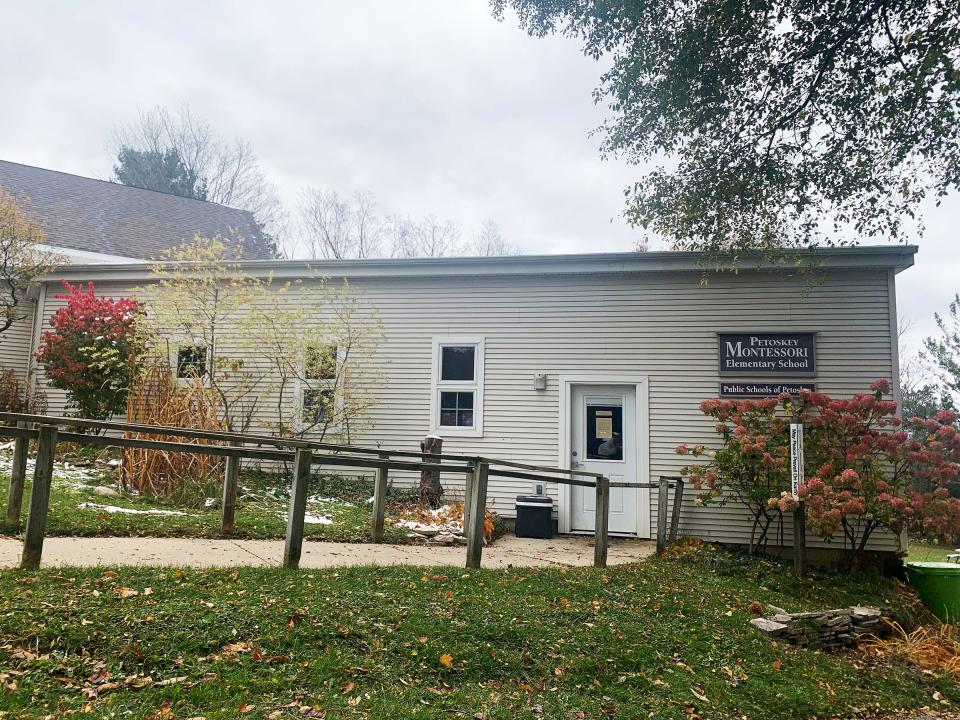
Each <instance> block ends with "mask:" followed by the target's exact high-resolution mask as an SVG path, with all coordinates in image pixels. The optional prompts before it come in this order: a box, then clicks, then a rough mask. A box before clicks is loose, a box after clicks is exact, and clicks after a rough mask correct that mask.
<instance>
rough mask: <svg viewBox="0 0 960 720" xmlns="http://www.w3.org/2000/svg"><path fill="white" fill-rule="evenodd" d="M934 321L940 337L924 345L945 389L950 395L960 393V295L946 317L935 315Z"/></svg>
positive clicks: (955, 298) (929, 339)
mask: <svg viewBox="0 0 960 720" xmlns="http://www.w3.org/2000/svg"><path fill="white" fill-rule="evenodd" d="M934 319H936V321H937V327H938V328H940V336H939V337H928V338H926V339H925V340H924V341H923V345H924V347H925V348H926V350H927V353H928V356H929V358H930V359H931V360H932V361H933V363H934V364H935V366H936V370H937V371H938V373H939V377H940V380H941V382H942V384H943V387H944V388H945V389H946V390H947V391H948V392H950V393H960V294H958V295H955V296H954V298H953V300H952V301H951V302H950V306H949V308H948V311H947V314H946V316H943V315H941V314H940V313H935V314H934Z"/></svg>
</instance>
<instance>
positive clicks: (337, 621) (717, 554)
mask: <svg viewBox="0 0 960 720" xmlns="http://www.w3.org/2000/svg"><path fill="white" fill-rule="evenodd" d="M752 601H759V602H762V603H772V604H775V605H778V606H781V607H784V608H787V609H789V610H799V609H812V608H824V607H837V606H846V605H850V604H853V603H864V604H875V605H884V606H887V607H894V608H897V607H901V606H905V604H906V603H907V597H906V595H905V593H904V591H903V590H902V589H898V588H897V586H896V585H894V584H893V583H892V582H891V581H888V580H885V579H882V578H880V577H877V576H859V575H846V574H845V575H832V574H821V575H819V576H818V577H816V578H815V579H813V580H806V581H802V582H801V581H797V580H795V579H793V578H792V576H791V575H790V572H789V568H788V567H787V566H784V565H779V564H777V563H775V562H772V561H767V560H751V559H748V558H745V557H743V556H741V555H734V554H730V553H727V552H724V551H719V550H716V549H712V548H709V547H705V548H701V549H698V550H692V551H690V552H688V553H687V554H685V555H681V556H679V557H673V558H664V559H654V560H651V561H649V562H646V563H643V564H640V565H635V566H624V567H619V568H611V569H608V570H605V571H600V570H595V569H592V568H584V569H576V570H571V569H537V570H532V569H526V570H512V571H509V570H507V571H469V572H467V571H462V570H459V569H456V570H454V569H450V568H444V569H434V570H423V569H416V568H410V567H392V568H349V569H340V570H335V571H333V570H331V571H293V572H291V571H284V570H280V569H253V568H251V569H244V570H195V569H183V570H178V569H165V570H163V569H157V568H153V569H147V568H140V569H136V568H115V569H109V570H107V569H103V568H100V569H76V568H68V569H59V570H44V571H41V572H34V573H28V572H23V571H16V570H15V571H9V572H5V573H3V574H2V575H0V683H2V686H3V687H4V688H5V689H4V691H2V692H0V711H5V712H6V713H7V715H6V716H3V717H17V718H20V717H22V718H33V717H36V718H40V717H58V718H59V717H66V716H70V715H72V714H76V716H78V717H118V718H120V717H122V718H151V719H161V718H199V717H203V718H206V719H207V720H216V719H222V718H266V719H269V718H294V717H326V718H364V717H368V718H390V719H391V720H400V719H402V718H408V717H422V718H486V719H488V720H492V719H494V718H503V719H508V718H509V719H512V718H570V719H577V718H613V717H617V718H647V717H652V718H657V719H660V718H675V719H677V720H680V719H689V718H695V717H702V718H749V719H754V718H756V719H757V720H775V719H778V718H810V717H819V718H827V717H844V718H847V717H850V718H852V717H858V718H860V717H872V716H874V715H880V714H883V713H884V712H892V711H894V710H896V709H900V708H919V707H922V706H925V705H932V706H937V705H938V702H937V700H935V699H934V694H935V693H938V695H937V698H941V697H942V698H944V699H946V700H947V701H949V702H950V703H953V704H954V706H955V705H956V704H960V685H958V684H957V683H955V682H952V681H950V680H948V679H947V678H945V677H935V676H932V675H929V674H923V673H921V672H920V671H918V670H915V669H913V668H911V667H908V666H905V665H901V664H879V665H878V664H877V663H881V662H883V663H886V661H881V660H878V659H875V658H872V657H868V656H866V655H864V654H860V653H852V654H848V655H841V654H829V653H820V652H816V651H811V650H805V649H800V648H794V647H790V646H785V645H775V644H772V643H771V642H769V641H768V640H766V639H765V638H763V637H762V636H761V635H760V634H759V633H758V632H756V631H755V630H754V629H753V628H752V627H750V626H749V624H748V621H749V619H750V617H751V616H750V615H749V614H748V612H747V607H748V606H749V604H750V603H751V602H752ZM940 707H941V708H943V705H942V704H940Z"/></svg>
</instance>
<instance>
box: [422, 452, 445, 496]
mask: <svg viewBox="0 0 960 720" xmlns="http://www.w3.org/2000/svg"><path fill="white" fill-rule="evenodd" d="M442 450H443V438H440V437H436V436H435V435H428V436H427V437H425V438H424V439H423V441H422V442H421V443H420V452H422V453H423V462H426V463H437V462H439V461H437V460H436V459H434V458H430V457H428V455H431V454H433V455H439V454H440V453H441V452H442ZM442 497H443V486H442V485H441V484H440V471H439V470H426V469H424V470H421V471H420V501H421V502H425V503H426V504H427V505H429V506H430V507H432V508H438V507H440V499H441V498H442Z"/></svg>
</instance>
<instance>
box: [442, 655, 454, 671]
mask: <svg viewBox="0 0 960 720" xmlns="http://www.w3.org/2000/svg"><path fill="white" fill-rule="evenodd" d="M440 664H441V665H443V666H444V667H445V668H447V670H450V669H451V668H452V667H453V656H452V655H441V656H440Z"/></svg>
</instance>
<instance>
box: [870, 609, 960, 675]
mask: <svg viewBox="0 0 960 720" xmlns="http://www.w3.org/2000/svg"><path fill="white" fill-rule="evenodd" d="M890 626H891V629H892V630H893V635H892V637H890V638H888V639H886V640H880V639H877V640H870V641H868V642H867V643H866V644H865V645H864V648H865V649H866V650H867V651H868V652H871V653H873V654H875V655H878V656H881V657H884V656H886V657H895V658H900V659H902V660H906V661H907V662H909V663H913V664H914V665H916V666H917V667H919V668H921V669H923V670H929V671H931V672H935V673H948V674H950V675H953V676H954V677H955V678H957V679H958V680H960V638H958V637H957V634H956V632H955V629H954V627H953V625H921V626H919V627H918V628H917V629H916V630H914V631H912V632H909V633H908V632H907V631H906V630H904V629H903V628H902V627H901V626H900V625H899V624H898V623H890Z"/></svg>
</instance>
